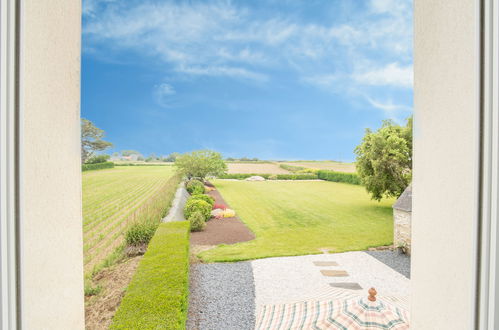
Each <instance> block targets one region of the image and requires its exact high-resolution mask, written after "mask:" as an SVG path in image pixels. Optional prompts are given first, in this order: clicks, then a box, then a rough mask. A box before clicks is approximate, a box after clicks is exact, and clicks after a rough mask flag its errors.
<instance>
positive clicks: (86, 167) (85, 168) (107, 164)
mask: <svg viewBox="0 0 499 330" xmlns="http://www.w3.org/2000/svg"><path fill="white" fill-rule="evenodd" d="M113 167H114V163H113V162H105V163H97V164H83V165H81V170H82V171H93V170H102V169H105V168H113Z"/></svg>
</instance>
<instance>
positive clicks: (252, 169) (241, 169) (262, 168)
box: [227, 163, 289, 174]
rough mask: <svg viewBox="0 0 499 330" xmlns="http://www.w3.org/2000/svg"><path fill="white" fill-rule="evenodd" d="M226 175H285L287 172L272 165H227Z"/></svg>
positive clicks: (276, 165)
mask: <svg viewBox="0 0 499 330" xmlns="http://www.w3.org/2000/svg"><path fill="white" fill-rule="evenodd" d="M227 167H228V169H229V170H228V173H230V174H232V173H243V174H245V173H250V174H252V173H255V174H287V173H289V171H286V170H285V169H282V168H280V167H279V164H272V163H253V164H252V163H227Z"/></svg>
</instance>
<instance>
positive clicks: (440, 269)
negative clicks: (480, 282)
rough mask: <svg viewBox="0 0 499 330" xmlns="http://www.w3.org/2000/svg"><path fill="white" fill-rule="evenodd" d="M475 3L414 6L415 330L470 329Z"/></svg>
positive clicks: (429, 0)
mask: <svg viewBox="0 0 499 330" xmlns="http://www.w3.org/2000/svg"><path fill="white" fill-rule="evenodd" d="M475 2H476V1H473V0H460V1H434V0H416V1H414V3H415V15H414V16H415V42H414V46H415V48H414V52H415V54H414V55H415V63H414V70H415V95H414V96H415V101H414V103H415V104H414V106H415V125H414V126H415V131H414V178H413V200H412V201H413V209H412V210H413V212H412V268H411V269H412V274H411V285H412V289H411V294H412V306H411V313H412V315H411V320H412V329H425V330H428V329H453V330H459V329H471V328H472V320H473V308H474V296H473V294H474V278H473V271H474V266H475V264H474V262H475V259H474V235H475V232H474V225H473V224H474V222H475V221H476V219H477V207H476V203H475V201H476V196H477V166H476V164H477V157H478V148H477V146H478V142H477V141H478V107H477V94H476V92H477V89H476V88H477V71H476V69H477V58H476V54H477V53H476V51H477V49H476V48H477V47H476V45H477V40H476V36H477V26H476V16H475V15H476V8H475Z"/></svg>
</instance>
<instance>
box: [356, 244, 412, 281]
mask: <svg viewBox="0 0 499 330" xmlns="http://www.w3.org/2000/svg"><path fill="white" fill-rule="evenodd" d="M364 252H365V253H367V254H369V255H370V256H372V257H374V258H376V259H378V260H379V261H381V262H382V263H384V264H385V265H387V266H388V267H390V268H392V269H393V270H395V271H397V272H399V273H400V274H402V275H404V276H405V277H407V278H411V257H409V256H408V255H406V254H401V253H399V252H398V251H396V250H395V251H390V250H386V251H364Z"/></svg>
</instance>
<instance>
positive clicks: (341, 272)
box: [321, 269, 348, 277]
mask: <svg viewBox="0 0 499 330" xmlns="http://www.w3.org/2000/svg"><path fill="white" fill-rule="evenodd" d="M321 274H322V275H324V276H328V277H347V276H348V273H347V272H346V271H344V270H330V269H322V270H321Z"/></svg>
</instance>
